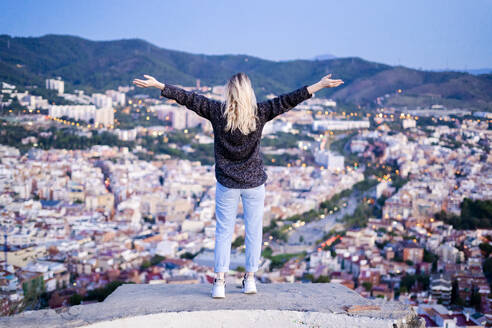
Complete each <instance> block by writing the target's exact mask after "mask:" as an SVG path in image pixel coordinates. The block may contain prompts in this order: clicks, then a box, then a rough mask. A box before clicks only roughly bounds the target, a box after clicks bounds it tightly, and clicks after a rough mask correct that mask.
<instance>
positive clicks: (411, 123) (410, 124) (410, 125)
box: [401, 119, 417, 129]
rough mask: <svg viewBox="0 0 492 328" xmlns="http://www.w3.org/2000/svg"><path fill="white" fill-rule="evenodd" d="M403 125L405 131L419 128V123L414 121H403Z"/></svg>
mask: <svg viewBox="0 0 492 328" xmlns="http://www.w3.org/2000/svg"><path fill="white" fill-rule="evenodd" d="M401 125H402V127H403V128H404V129H409V128H414V127H416V126H417V121H415V120H412V119H405V120H402V121H401Z"/></svg>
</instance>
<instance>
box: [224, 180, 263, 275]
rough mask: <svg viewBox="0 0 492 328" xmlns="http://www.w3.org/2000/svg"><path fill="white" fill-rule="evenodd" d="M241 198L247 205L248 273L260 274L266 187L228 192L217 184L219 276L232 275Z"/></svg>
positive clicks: (245, 220) (226, 188) (245, 223)
mask: <svg viewBox="0 0 492 328" xmlns="http://www.w3.org/2000/svg"><path fill="white" fill-rule="evenodd" d="M239 197H241V199H242V202H243V212H244V226H245V231H246V237H245V240H244V241H245V242H244V243H245V245H246V263H245V269H246V272H256V271H257V270H258V264H259V262H260V255H261V242H262V237H263V208H264V205H265V184H264V183H263V184H262V185H260V186H258V187H255V188H246V189H234V188H228V187H226V186H224V185H222V184H221V183H220V182H218V181H217V183H216V189H215V217H216V220H217V224H216V226H215V252H214V256H215V264H214V270H215V272H228V271H229V262H230V257H231V242H232V235H233V233H234V225H235V223H236V215H237V208H238V205H239Z"/></svg>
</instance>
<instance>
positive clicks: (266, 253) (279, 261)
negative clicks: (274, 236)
mask: <svg viewBox="0 0 492 328" xmlns="http://www.w3.org/2000/svg"><path fill="white" fill-rule="evenodd" d="M272 253H273V250H272V248H271V247H269V246H268V247H266V248H265V249H264V250H263V252H262V254H261V255H262V256H263V257H264V258H267V259H269V260H271V261H272V262H271V263H270V270H273V269H275V268H281V267H283V266H284V264H285V263H286V262H287V261H288V260H290V259H292V258H298V259H303V258H304V257H306V254H307V253H306V252H305V251H304V252H300V253H285V254H277V255H272Z"/></svg>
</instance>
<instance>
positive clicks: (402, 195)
mask: <svg viewBox="0 0 492 328" xmlns="http://www.w3.org/2000/svg"><path fill="white" fill-rule="evenodd" d="M44 82H45V84H44V85H31V86H29V87H23V86H19V85H15V84H13V83H8V82H1V85H0V87H1V90H0V92H1V96H2V99H1V103H0V107H1V108H0V111H1V118H0V124H1V129H0V154H1V155H0V158H1V161H0V222H1V224H0V225H1V227H2V236H1V237H2V245H3V250H4V252H3V254H2V256H1V260H0V267H1V269H0V286H1V293H0V311H1V313H2V315H13V314H16V313H20V312H22V311H28V310H38V309H43V308H59V307H64V306H73V305H78V304H87V303H93V302H98V301H101V300H103V299H104V298H105V297H106V296H107V295H109V294H110V293H111V292H113V291H114V290H115V289H116V288H117V287H118V286H119V285H121V284H126V283H145V284H198V283H211V282H212V281H213V277H214V272H213V249H214V233H215V201H214V199H215V181H216V180H215V176H214V158H213V143H214V139H213V131H212V127H211V125H210V122H209V121H207V120H205V119H203V118H201V117H199V116H198V115H196V114H195V113H193V112H191V111H189V110H187V109H186V108H185V107H183V106H180V105H178V104H177V103H176V102H175V101H173V100H169V99H166V98H163V97H161V96H159V95H158V94H157V92H156V95H155V96H154V97H152V96H148V95H146V94H143V93H139V90H135V88H134V87H133V86H129V85H121V86H119V87H118V88H116V89H109V90H105V92H104V93H89V92H87V91H85V90H82V89H75V90H73V92H66V90H65V81H64V79H63V76H56V77H49V76H46V77H45V79H44ZM179 86H180V87H182V88H184V89H186V90H188V91H193V92H197V93H199V94H202V95H204V96H206V97H209V98H213V99H217V100H224V99H223V98H222V94H223V91H224V90H223V88H224V86H223V85H220V84H217V85H206V84H205V83H204V82H203V81H200V79H197V80H196V81H195V84H194V85H179ZM404 92H405V90H404V89H403V90H402V88H398V86H396V87H395V89H394V91H393V92H392V94H387V95H386V96H387V97H390V96H395V95H396V96H398V95H399V94H402V93H404ZM275 96H277V95H276V94H273V93H272V94H267V95H266V98H273V97H275ZM384 98H385V97H382V98H381V99H379V100H378V103H379V105H378V106H376V108H374V109H368V108H367V107H364V106H357V105H353V106H349V105H347V104H340V103H338V102H337V101H336V100H334V99H331V98H323V97H318V96H316V95H315V96H313V98H311V99H309V100H307V101H305V102H303V103H301V104H300V105H298V106H296V107H295V108H294V109H292V110H290V111H288V112H287V113H285V114H283V115H281V116H279V117H278V118H276V119H274V120H273V121H271V122H269V123H268V124H267V125H266V126H265V129H264V130H263V138H262V141H261V145H262V152H263V161H264V164H265V170H266V172H267V174H268V177H269V178H268V181H267V183H266V197H265V213H264V218H263V246H262V256H261V265H260V270H259V271H258V272H257V278H258V280H259V281H261V282H262V283H265V284H269V283H281V282H289V283H327V282H331V283H339V284H342V285H344V286H346V287H348V288H350V289H352V290H354V291H355V292H357V293H358V294H360V295H361V296H363V297H365V298H382V299H385V300H398V301H400V302H403V303H404V304H407V305H409V306H412V307H413V308H414V309H415V311H416V312H417V313H418V315H419V316H420V317H421V318H423V319H424V320H425V322H426V324H427V326H428V327H432V326H444V325H445V324H450V322H452V323H454V324H455V325H456V326H485V325H487V324H488V325H491V324H492V293H491V289H490V288H491V283H492V256H491V254H492V154H491V152H490V144H491V141H492V130H491V125H492V114H491V113H490V112H486V111H481V110H478V111H477V110H468V109H466V108H462V109H456V108H448V107H446V106H444V105H442V104H440V103H439V102H436V103H434V104H432V105H431V106H422V107H414V108H409V107H406V106H405V107H395V106H387V105H385V104H384ZM242 219H243V212H242V205H241V204H240V206H239V211H238V217H237V220H236V225H235V231H234V236H233V241H232V255H231V271H230V274H229V275H228V276H227V280H228V281H230V282H231V283H232V284H239V282H240V279H241V277H242V274H243V272H244V271H245V268H244V261H245V255H244V224H243V220H242ZM448 327H452V326H450V325H448Z"/></svg>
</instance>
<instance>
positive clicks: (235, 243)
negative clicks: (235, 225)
mask: <svg viewBox="0 0 492 328" xmlns="http://www.w3.org/2000/svg"><path fill="white" fill-rule="evenodd" d="M243 245H244V237H243V236H238V237H237V238H236V239H235V240H234V241H233V242H232V244H231V246H232V248H238V247H240V246H243Z"/></svg>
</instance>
